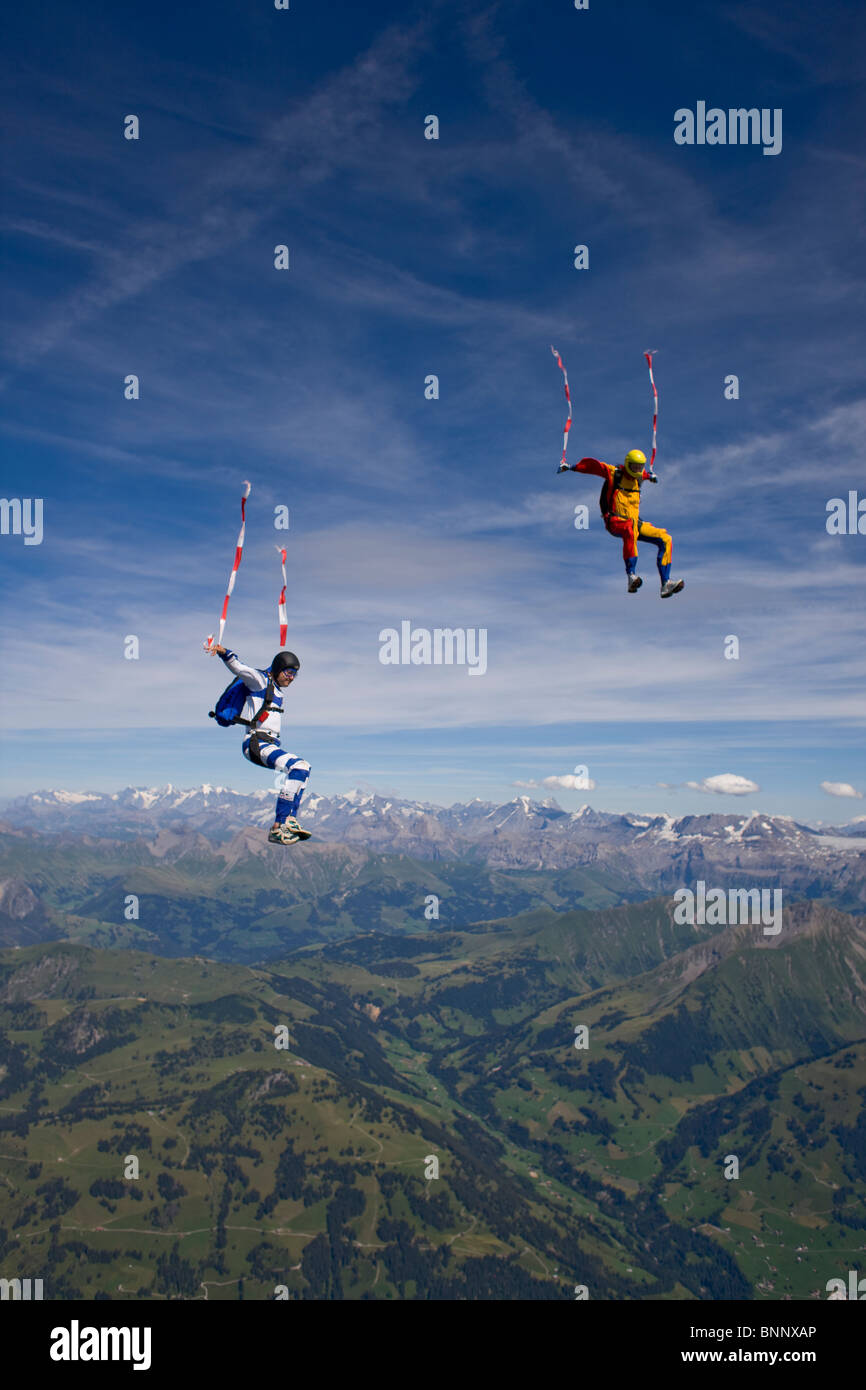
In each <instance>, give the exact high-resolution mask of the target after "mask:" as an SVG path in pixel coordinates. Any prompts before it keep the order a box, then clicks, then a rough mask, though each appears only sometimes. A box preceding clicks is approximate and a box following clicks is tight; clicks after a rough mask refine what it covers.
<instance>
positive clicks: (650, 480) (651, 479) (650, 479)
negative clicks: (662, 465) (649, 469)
mask: <svg viewBox="0 0 866 1390" xmlns="http://www.w3.org/2000/svg"><path fill="white" fill-rule="evenodd" d="M647 482H648V483H657V482H658V478H657V477H656V475H655V473H650V475H649V477H648V478H647Z"/></svg>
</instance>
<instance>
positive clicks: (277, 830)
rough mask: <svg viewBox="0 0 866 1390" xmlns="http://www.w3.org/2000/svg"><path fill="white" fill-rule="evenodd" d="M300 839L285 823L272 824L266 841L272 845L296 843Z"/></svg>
mask: <svg viewBox="0 0 866 1390" xmlns="http://www.w3.org/2000/svg"><path fill="white" fill-rule="evenodd" d="M299 839H300V836H299V835H295V834H294V833H293V832H292V831H291V830H289V828H288V826H286V825H272V826H271V828H270V830H269V832H268V842H269V843H270V844H272V845H296V844H297V843H298V840H299Z"/></svg>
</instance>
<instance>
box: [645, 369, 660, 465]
mask: <svg viewBox="0 0 866 1390" xmlns="http://www.w3.org/2000/svg"><path fill="white" fill-rule="evenodd" d="M657 352H658V348H653V350H652V352H645V353H644V357H645V358H646V364H647V366H648V367H649V374H650V385H651V386H652V388H653V452H652V458H651V459H650V461H649V469H650V472H652V466H653V461H654V459H655V456H656V430H657V428H658V422H659V393H658V391H657V390H656V383H655V377H654V376H653V358H654V357H655V355H656V353H657Z"/></svg>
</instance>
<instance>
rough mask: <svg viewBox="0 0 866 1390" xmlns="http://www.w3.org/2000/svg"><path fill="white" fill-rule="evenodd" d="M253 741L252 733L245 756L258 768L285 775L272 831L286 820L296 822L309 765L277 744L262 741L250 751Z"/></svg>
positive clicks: (248, 739) (246, 745)
mask: <svg viewBox="0 0 866 1390" xmlns="http://www.w3.org/2000/svg"><path fill="white" fill-rule="evenodd" d="M254 738H255V735H254V734H251V735H249V736H248V737H247V738H245V739H244V746H243V752H244V757H246V758H248V759H249V761H250V762H251V763H255V764H256V765H257V766H258V767H267V768H270V769H271V771H273V772H282V773H284V774H285V777H284V781H283V785H282V787H281V789H280V793H279V796H278V797H277V809H276V812H275V815H274V826H273V828H274V829H276V827H277V826H279V825H284V824H285V822H286V821H287V820H290V819H291V820H294V818H295V817H296V816H297V814H298V809H299V807H300V805H301V798H302V797H303V795H304V786H305V783H306V781H307V778H308V777H309V775H310V764H309V763H308V762H305V761H304V759H303V758H299V757H298V756H297V755H296V754H295V753H286V752H285V751H284V749H282V748H281V747H280V746H279V744H278V743H265V742H264V740H262V741H261V742H260V743H258V745H254V746H253V747H252V749H251V747H250V745H251V743H252V741H253V739H254ZM256 754H257V755H258V756H256Z"/></svg>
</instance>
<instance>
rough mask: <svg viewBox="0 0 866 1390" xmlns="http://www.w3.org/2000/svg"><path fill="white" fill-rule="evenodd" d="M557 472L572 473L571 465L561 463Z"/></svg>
mask: <svg viewBox="0 0 866 1390" xmlns="http://www.w3.org/2000/svg"><path fill="white" fill-rule="evenodd" d="M556 471H557V473H570V472H571V465H570V464H568V463H561V464H560V465H559V467H558V468H557V470H556Z"/></svg>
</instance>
